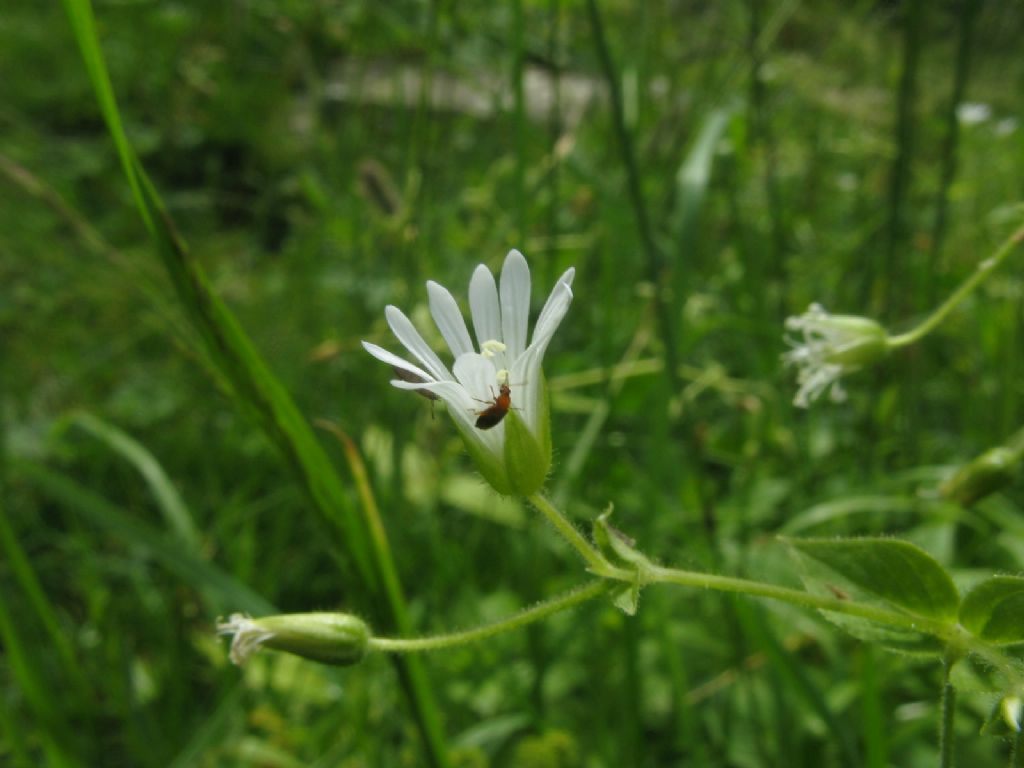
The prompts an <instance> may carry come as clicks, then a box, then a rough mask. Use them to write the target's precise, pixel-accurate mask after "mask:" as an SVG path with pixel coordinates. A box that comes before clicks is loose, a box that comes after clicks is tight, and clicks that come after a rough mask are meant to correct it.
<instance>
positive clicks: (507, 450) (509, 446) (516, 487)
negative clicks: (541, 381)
mask: <svg viewBox="0 0 1024 768" xmlns="http://www.w3.org/2000/svg"><path fill="white" fill-rule="evenodd" d="M539 405H540V424H539V432H540V434H539V435H535V434H533V433H532V432H531V431H530V429H529V427H527V426H526V423H525V422H524V421H523V419H522V417H521V416H520V415H519V414H518V413H517V412H516V410H515V409H514V408H512V409H510V410H509V412H508V413H507V414H506V415H505V418H504V419H503V421H502V428H503V429H504V430H505V442H504V445H503V446H502V455H501V456H496V455H495V454H494V453H492V452H491V451H489V450H488V449H487V448H486V447H485V446H484V444H483V443H482V442H481V440H480V437H479V435H476V434H473V432H472V430H473V429H475V427H468V426H466V425H465V424H464V423H463V422H461V421H459V420H458V419H452V421H453V422H455V426H456V428H457V429H458V430H459V434H460V435H461V437H462V442H463V443H464V444H465V446H466V452H467V453H468V454H469V457H470V458H471V459H472V460H473V463H474V464H475V465H476V468H477V470H478V471H479V472H480V474H481V475H483V478H484V480H486V481H487V482H488V484H489V485H490V486H491V487H492V488H494V490H496V491H497V492H498V493H501V494H504V495H506V496H530V495H531V494H534V493H536V492H537V491H539V490H540V488H541V486H542V485H544V480H545V479H546V478H547V476H548V471H549V470H550V469H551V419H550V418H549V411H548V396H547V387H545V386H542V387H541V391H540V404H539Z"/></svg>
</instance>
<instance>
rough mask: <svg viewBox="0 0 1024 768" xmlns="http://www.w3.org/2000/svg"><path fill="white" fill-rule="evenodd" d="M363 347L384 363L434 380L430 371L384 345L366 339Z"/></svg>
mask: <svg viewBox="0 0 1024 768" xmlns="http://www.w3.org/2000/svg"><path fill="white" fill-rule="evenodd" d="M363 349H365V350H366V351H367V352H369V353H370V354H371V355H373V356H374V357H376V358H377V359H378V360H380V361H381V362H382V363H387V364H388V365H392V366H394V367H395V368H401V369H402V370H403V371H408V372H409V373H412V374H414V375H416V376H419V377H420V378H421V379H423V380H424V381H432V380H433V378H434V377H433V376H431V375H430V374H429V373H427V372H426V371H424V370H423V369H422V368H418V367H416V366H415V365H413V364H412V363H410V362H409V361H408V360H403V359H402V358H400V357H399V356H398V355H394V354H392V353H391V352H388V351H387V350H386V349H384V347H378V346H377V345H376V344H374V343H372V342H369V341H364V342H363Z"/></svg>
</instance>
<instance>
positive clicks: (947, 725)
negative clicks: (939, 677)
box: [939, 661, 956, 768]
mask: <svg viewBox="0 0 1024 768" xmlns="http://www.w3.org/2000/svg"><path fill="white" fill-rule="evenodd" d="M952 667H953V664H952V663H951V662H949V661H947V662H944V663H943V669H944V670H945V673H944V680H943V684H942V707H941V714H940V720H939V768H953V751H954V750H953V720H954V717H955V715H956V688H954V687H953V683H951V682H950V681H949V673H950V670H951V669H952Z"/></svg>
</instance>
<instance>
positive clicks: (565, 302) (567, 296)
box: [533, 267, 576, 343]
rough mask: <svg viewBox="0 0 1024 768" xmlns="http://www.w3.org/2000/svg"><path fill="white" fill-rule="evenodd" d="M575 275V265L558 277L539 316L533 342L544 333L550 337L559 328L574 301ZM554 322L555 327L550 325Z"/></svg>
mask: <svg viewBox="0 0 1024 768" xmlns="http://www.w3.org/2000/svg"><path fill="white" fill-rule="evenodd" d="M575 276H576V269H575V267H570V268H569V269H567V270H566V271H565V273H564V274H563V275H562V276H561V277H560V278H558V282H557V283H555V287H554V288H552V289H551V295H550V296H548V300H547V302H546V303H545V304H544V309H542V310H541V311H540V315H539V316H538V317H537V325H536V326H534V329H533V343H536V342H537V339H538V338H539V337H540V336H542V335H547V336H548V337H550V336H551V334H553V333H554V332H555V330H556V329H557V328H558V324H559V323H561V322H562V318H563V317H565V313H566V310H568V309H569V303H570V302H571V301H572V279H573V277H575ZM552 323H553V327H550V326H551V324H552Z"/></svg>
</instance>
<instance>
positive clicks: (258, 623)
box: [217, 613, 370, 666]
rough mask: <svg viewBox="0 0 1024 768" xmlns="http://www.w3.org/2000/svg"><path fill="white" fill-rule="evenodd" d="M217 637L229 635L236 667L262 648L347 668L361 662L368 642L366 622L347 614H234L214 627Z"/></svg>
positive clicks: (368, 633)
mask: <svg viewBox="0 0 1024 768" xmlns="http://www.w3.org/2000/svg"><path fill="white" fill-rule="evenodd" d="M217 634H219V635H232V636H233V637H232V640H231V654H230V657H231V661H232V662H233V663H235V664H239V665H240V664H243V663H244V662H245V660H246V659H248V658H249V657H250V656H251V655H252V654H254V653H255V652H256V651H258V650H259V649H260V648H262V647H266V648H271V649H273V650H275V651H285V652H286V653H292V654H295V655H296V656H302V657H303V658H306V659H311V660H312V661H319V662H321V663H323V664H335V665H338V666H349V665H352V664H358V663H359V662H360V661H362V659H363V656H365V655H366V648H367V645H368V644H369V641H370V628H369V627H368V626H367V625H366V622H364V621H363V620H362V619H360V618H358V617H356V616H351V615H349V614H347V613H287V614H282V615H279V616H264V617H263V618H260V619H253V618H250V617H249V616H246V615H244V614H241V613H235V614H232V616H231V618H230V619H228V621H226V622H223V623H219V624H217Z"/></svg>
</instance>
